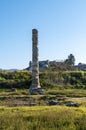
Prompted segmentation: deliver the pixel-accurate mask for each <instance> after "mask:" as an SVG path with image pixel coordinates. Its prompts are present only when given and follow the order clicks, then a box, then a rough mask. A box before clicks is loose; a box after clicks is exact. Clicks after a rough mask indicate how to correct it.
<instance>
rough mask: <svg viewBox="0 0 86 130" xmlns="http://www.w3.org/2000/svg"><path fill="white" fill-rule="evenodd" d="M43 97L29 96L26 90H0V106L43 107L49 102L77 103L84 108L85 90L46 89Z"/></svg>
mask: <svg viewBox="0 0 86 130" xmlns="http://www.w3.org/2000/svg"><path fill="white" fill-rule="evenodd" d="M44 92H45V94H44V95H30V94H29V91H28V89H17V91H16V92H11V90H10V89H0V106H10V107H11V106H12V107H13V106H30V105H31V104H32V103H33V104H34V105H40V106H45V105H47V103H48V102H49V101H51V100H56V101H59V103H60V104H61V105H63V104H64V103H67V102H71V101H73V102H77V103H79V104H80V106H86V90H85V89H48V90H44Z"/></svg>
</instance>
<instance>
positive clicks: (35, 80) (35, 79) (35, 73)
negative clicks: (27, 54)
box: [29, 29, 42, 94]
mask: <svg viewBox="0 0 86 130" xmlns="http://www.w3.org/2000/svg"><path fill="white" fill-rule="evenodd" d="M38 55H39V54H38V31H37V30H36V29H33V30H32V85H31V87H30V89H29V91H30V94H34V93H35V92H36V93H40V94H42V90H41V86H40V82H39V62H38Z"/></svg>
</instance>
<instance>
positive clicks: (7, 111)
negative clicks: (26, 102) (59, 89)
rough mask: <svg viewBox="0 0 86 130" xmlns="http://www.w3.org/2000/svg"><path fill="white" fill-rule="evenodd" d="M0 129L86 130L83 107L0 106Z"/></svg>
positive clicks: (85, 113)
mask: <svg viewBox="0 0 86 130" xmlns="http://www.w3.org/2000/svg"><path fill="white" fill-rule="evenodd" d="M0 129H1V130H86V109H85V108H84V107H79V108H68V107H60V106H58V107H57V106H56V107H48V106H40V107H37V106H36V107H17V108H5V107H0Z"/></svg>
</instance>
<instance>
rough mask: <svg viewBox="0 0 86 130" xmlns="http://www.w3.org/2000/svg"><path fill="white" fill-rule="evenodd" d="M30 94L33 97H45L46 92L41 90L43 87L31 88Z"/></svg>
mask: <svg viewBox="0 0 86 130" xmlns="http://www.w3.org/2000/svg"><path fill="white" fill-rule="evenodd" d="M29 92H30V94H31V95H36V94H41V95H44V92H43V90H42V89H41V87H38V88H37V87H30V88H29Z"/></svg>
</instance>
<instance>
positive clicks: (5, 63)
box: [0, 0, 86, 69]
mask: <svg viewBox="0 0 86 130" xmlns="http://www.w3.org/2000/svg"><path fill="white" fill-rule="evenodd" d="M33 28H36V29H38V31H39V60H47V59H49V60H64V59H66V58H67V57H68V55H69V54H70V53H72V54H73V55H74V56H75V58H76V64H77V63H79V62H82V63H86V0H0V68H2V69H9V68H18V69H23V68H26V67H27V66H28V64H29V61H30V60H31V59H32V29H33Z"/></svg>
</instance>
